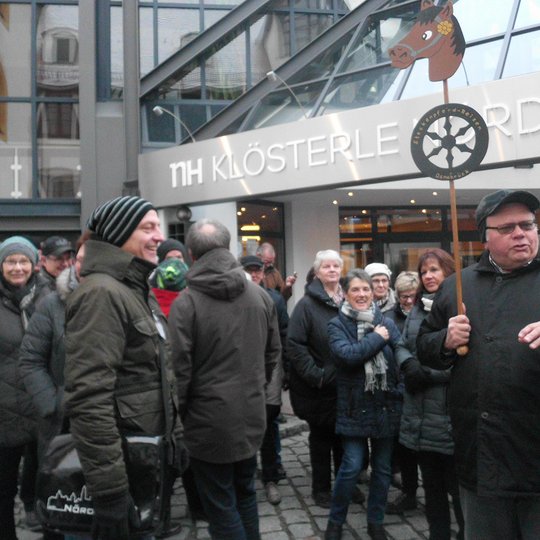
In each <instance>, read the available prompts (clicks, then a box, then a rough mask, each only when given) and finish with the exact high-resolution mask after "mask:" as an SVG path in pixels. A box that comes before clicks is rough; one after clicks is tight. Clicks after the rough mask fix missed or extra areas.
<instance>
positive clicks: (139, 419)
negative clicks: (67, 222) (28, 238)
mask: <svg viewBox="0 0 540 540" xmlns="http://www.w3.org/2000/svg"><path fill="white" fill-rule="evenodd" d="M87 226H88V229H90V230H91V231H93V232H94V234H93V235H92V237H91V238H90V240H88V241H87V242H86V244H85V248H86V253H85V258H84V262H83V266H82V269H81V284H80V286H79V287H78V288H77V289H76V290H75V291H73V293H71V295H70V296H69V298H68V300H67V309H66V334H65V335H66V337H65V350H66V360H65V362H66V365H65V395H66V402H65V405H66V414H67V415H68V416H69V419H70V427H71V432H72V434H73V438H74V440H75V445H76V448H77V452H78V454H79V457H80V460H81V464H82V468H83V472H84V476H85V479H86V485H87V488H88V490H89V492H90V495H91V496H92V502H93V507H94V523H93V527H94V531H93V537H94V538H98V539H107V540H109V539H110V540H112V539H117V540H118V539H122V540H124V539H127V538H129V537H130V531H131V530H132V529H133V527H136V526H137V512H135V511H134V510H135V509H134V506H133V502H132V500H131V497H130V494H129V485H128V476H127V473H126V465H125V461H124V455H123V452H122V435H123V434H124V435H125V434H129V435H137V434H141V435H151V436H157V435H165V436H167V435H171V431H172V429H173V428H174V430H175V433H174V439H175V440H176V445H175V451H176V454H175V456H174V459H175V460H176V461H175V463H174V464H175V466H176V468H177V469H181V468H182V464H183V462H184V458H185V453H184V451H183V446H182V444H181V425H180V421H179V417H178V414H177V407H176V406H175V404H174V400H175V396H174V394H175V392H174V375H173V372H172V369H171V367H170V365H169V363H170V357H169V354H170V353H169V350H168V347H167V342H166V339H165V338H166V337H167V336H166V320H165V317H164V316H163V314H162V313H161V311H160V309H159V306H158V303H157V301H156V299H155V297H154V296H153V295H152V294H151V292H150V291H149V285H148V276H149V274H150V273H151V272H152V271H153V270H154V268H155V267H156V262H157V254H156V251H157V247H158V245H159V243H160V242H161V241H162V240H163V235H162V233H161V229H160V223H159V218H158V215H157V212H156V210H155V208H154V207H153V206H152V204H151V203H149V202H148V201H145V200H144V199H141V198H139V197H118V198H116V199H113V200H111V201H107V202H106V203H104V204H102V205H101V206H98V207H97V208H96V209H95V210H94V212H93V213H92V215H91V216H90V219H89V221H88V224H87ZM162 366H165V367H164V369H162ZM163 372H164V373H163ZM171 423H175V424H176V425H173V426H170V424H171ZM171 459H172V456H171ZM171 465H172V463H171Z"/></svg>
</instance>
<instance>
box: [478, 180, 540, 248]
mask: <svg viewBox="0 0 540 540" xmlns="http://www.w3.org/2000/svg"><path fill="white" fill-rule="evenodd" d="M510 203H520V204H524V205H525V206H526V207H527V208H528V209H529V210H530V211H531V212H533V213H534V212H536V211H537V210H538V208H540V201H539V200H538V199H537V198H536V197H535V196H534V195H533V194H532V193H529V192H528V191H512V190H510V189H499V190H498V191H494V192H493V193H490V194H489V195H486V196H485V197H484V198H483V199H482V200H481V201H480V202H479V203H478V206H477V207H476V212H475V216H476V224H477V226H478V230H479V231H480V235H481V236H482V242H485V241H486V219H487V218H488V216H491V214H494V213H495V212H496V211H497V209H498V208H500V207H501V206H502V205H504V204H510Z"/></svg>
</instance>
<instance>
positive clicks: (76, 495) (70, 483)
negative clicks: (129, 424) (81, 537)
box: [36, 433, 168, 536]
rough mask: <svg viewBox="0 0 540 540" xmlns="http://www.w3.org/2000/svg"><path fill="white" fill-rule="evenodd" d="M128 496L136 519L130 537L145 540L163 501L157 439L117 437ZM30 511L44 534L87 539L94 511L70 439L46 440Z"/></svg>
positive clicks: (162, 451) (161, 446) (162, 458)
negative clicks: (47, 442)
mask: <svg viewBox="0 0 540 540" xmlns="http://www.w3.org/2000/svg"><path fill="white" fill-rule="evenodd" d="M122 444H123V447H124V448H123V451H124V461H125V464H126V472H127V476H128V481H129V491H130V494H131V497H132V499H133V502H134V504H135V509H136V511H137V514H138V516H139V519H140V527H139V528H138V529H137V530H136V531H133V535H134V536H138V535H141V536H142V535H148V534H149V533H152V532H154V531H156V530H159V529H160V527H161V521H162V519H163V515H164V511H165V507H164V503H166V504H168V497H167V494H166V493H165V489H166V485H167V483H166V479H165V471H166V470H167V466H166V463H167V458H166V452H167V449H166V445H165V441H164V439H163V437H161V436H156V437H151V436H141V435H134V436H127V437H123V438H122ZM36 511H37V513H38V516H39V518H40V520H41V522H42V524H43V526H44V528H45V529H46V530H48V531H54V532H58V533H63V534H81V533H88V534H90V532H91V530H92V519H93V514H94V510H93V507H92V498H91V497H90V495H89V494H88V492H87V489H86V483H85V479H84V475H83V472H82V468H81V463H80V461H79V456H78V455H77V450H76V449H75V444H74V441H73V437H72V436H71V434H69V433H67V434H65V435H58V436H56V437H54V439H53V440H52V441H51V443H50V445H49V447H48V449H47V452H46V453H45V456H44V458H43V461H42V463H41V465H40V469H39V472H38V478H37V487H36Z"/></svg>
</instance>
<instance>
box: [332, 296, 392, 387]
mask: <svg viewBox="0 0 540 540" xmlns="http://www.w3.org/2000/svg"><path fill="white" fill-rule="evenodd" d="M341 311H342V313H344V314H345V315H346V316H347V317H349V318H351V319H354V320H355V321H356V332H357V339H358V341H360V340H361V339H362V338H363V337H364V336H365V335H366V334H367V333H368V332H371V331H372V330H373V328H375V327H374V326H373V324H372V323H373V318H374V315H375V306H374V305H372V306H371V308H370V309H368V310H365V311H356V310H355V309H353V308H352V307H351V304H349V302H347V300H345V302H343V304H342V305H341ZM387 369H388V364H387V362H386V358H385V356H384V354H383V352H382V350H381V351H379V352H378V353H377V354H376V355H375V356H374V357H373V358H372V359H371V360H368V361H367V362H366V363H365V364H364V372H365V374H366V384H365V387H364V390H365V391H366V392H372V393H374V392H375V390H388V383H387V380H386V371H387Z"/></svg>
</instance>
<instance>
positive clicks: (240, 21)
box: [139, 0, 273, 98]
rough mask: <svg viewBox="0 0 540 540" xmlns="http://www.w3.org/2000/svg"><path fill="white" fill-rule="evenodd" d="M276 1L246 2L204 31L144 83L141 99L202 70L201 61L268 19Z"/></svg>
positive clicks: (148, 76) (149, 75) (145, 79)
mask: <svg viewBox="0 0 540 540" xmlns="http://www.w3.org/2000/svg"><path fill="white" fill-rule="evenodd" d="M272 2H273V0H245V1H243V2H242V3H241V4H239V5H238V6H237V7H236V8H234V9H233V10H231V11H230V12H229V13H227V15H225V16H224V17H223V18H221V19H220V20H219V21H217V22H216V23H215V24H213V25H212V26H210V28H208V29H207V30H204V31H203V32H202V33H201V34H199V35H198V36H197V37H195V38H194V39H193V40H192V41H190V42H189V43H188V44H187V45H185V46H184V47H182V48H181V49H180V50H178V51H177V52H176V53H175V54H173V55H172V56H170V57H169V58H167V60H165V61H164V62H162V63H161V64H159V66H156V67H155V68H154V69H153V70H152V71H150V72H149V73H147V74H146V75H145V76H144V77H143V78H142V79H141V90H140V96H139V97H140V98H144V97H145V96H148V94H151V93H153V92H156V91H158V89H161V88H166V87H167V86H172V85H173V84H174V83H176V82H177V81H178V80H179V79H181V78H182V77H183V76H185V75H187V74H188V73H189V72H190V71H192V70H193V69H195V68H197V67H199V62H200V60H201V59H203V58H206V57H208V56H211V55H212V54H213V53H214V52H215V51H217V50H218V49H220V48H221V47H223V46H225V45H226V44H227V43H229V42H231V41H232V40H233V39H235V38H236V37H237V36H238V35H240V34H241V33H242V32H243V31H244V30H245V27H246V24H247V23H249V24H252V23H254V22H256V21H257V20H258V19H260V18H261V17H262V16H263V15H265V14H266V13H267V12H268V10H269V7H270V4H271V3H272Z"/></svg>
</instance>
